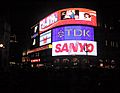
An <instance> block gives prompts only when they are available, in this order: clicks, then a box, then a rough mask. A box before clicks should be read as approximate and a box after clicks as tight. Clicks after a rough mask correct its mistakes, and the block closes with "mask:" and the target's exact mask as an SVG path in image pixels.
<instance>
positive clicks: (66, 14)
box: [39, 8, 97, 33]
mask: <svg viewBox="0 0 120 93" xmlns="http://www.w3.org/2000/svg"><path fill="white" fill-rule="evenodd" d="M68 24H83V25H90V26H97V20H96V11H94V10H91V9H86V8H67V9H62V10H58V11H56V12H54V13H52V14H51V15H49V16H47V17H46V18H44V19H43V20H41V21H40V22H39V31H40V33H41V32H44V31H46V30H48V29H51V28H53V27H56V26H61V25H68Z"/></svg>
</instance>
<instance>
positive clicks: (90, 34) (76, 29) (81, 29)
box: [52, 26, 94, 42]
mask: <svg viewBox="0 0 120 93" xmlns="http://www.w3.org/2000/svg"><path fill="white" fill-rule="evenodd" d="M63 40H89V41H94V28H93V27H88V26H62V27H58V28H54V29H53V30H52V42H56V41H63Z"/></svg>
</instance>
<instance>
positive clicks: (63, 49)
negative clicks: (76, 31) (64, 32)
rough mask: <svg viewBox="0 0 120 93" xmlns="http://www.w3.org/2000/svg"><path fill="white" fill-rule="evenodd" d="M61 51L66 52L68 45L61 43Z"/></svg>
mask: <svg viewBox="0 0 120 93" xmlns="http://www.w3.org/2000/svg"><path fill="white" fill-rule="evenodd" d="M63 51H66V52H68V46H67V43H65V44H64V45H63V47H62V52H63Z"/></svg>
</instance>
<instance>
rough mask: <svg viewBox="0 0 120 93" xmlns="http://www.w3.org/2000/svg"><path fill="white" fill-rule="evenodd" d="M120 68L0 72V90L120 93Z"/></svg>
mask: <svg viewBox="0 0 120 93" xmlns="http://www.w3.org/2000/svg"><path fill="white" fill-rule="evenodd" d="M119 79H120V77H119V71H118V70H107V69H89V70H77V69H72V70H71V69H64V70H63V69H61V70H52V69H47V70H45V69H41V70H33V71H24V70H23V71H10V72H4V73H2V72H1V73H0V89H1V93H4V92H5V93H84V92H87V93H88V92H89V93H94V92H95V93H96V92H97V93H105V92H106V93H109V92H111V93H120V82H119V81H120V80H119Z"/></svg>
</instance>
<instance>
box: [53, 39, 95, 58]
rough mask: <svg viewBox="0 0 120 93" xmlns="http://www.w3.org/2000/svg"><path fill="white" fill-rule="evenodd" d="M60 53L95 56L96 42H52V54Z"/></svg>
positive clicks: (59, 54) (58, 54)
mask: <svg viewBox="0 0 120 93" xmlns="http://www.w3.org/2000/svg"><path fill="white" fill-rule="evenodd" d="M61 55H90V56H97V43H96V42H95V41H84V40H67V41H58V42H52V56H61Z"/></svg>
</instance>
